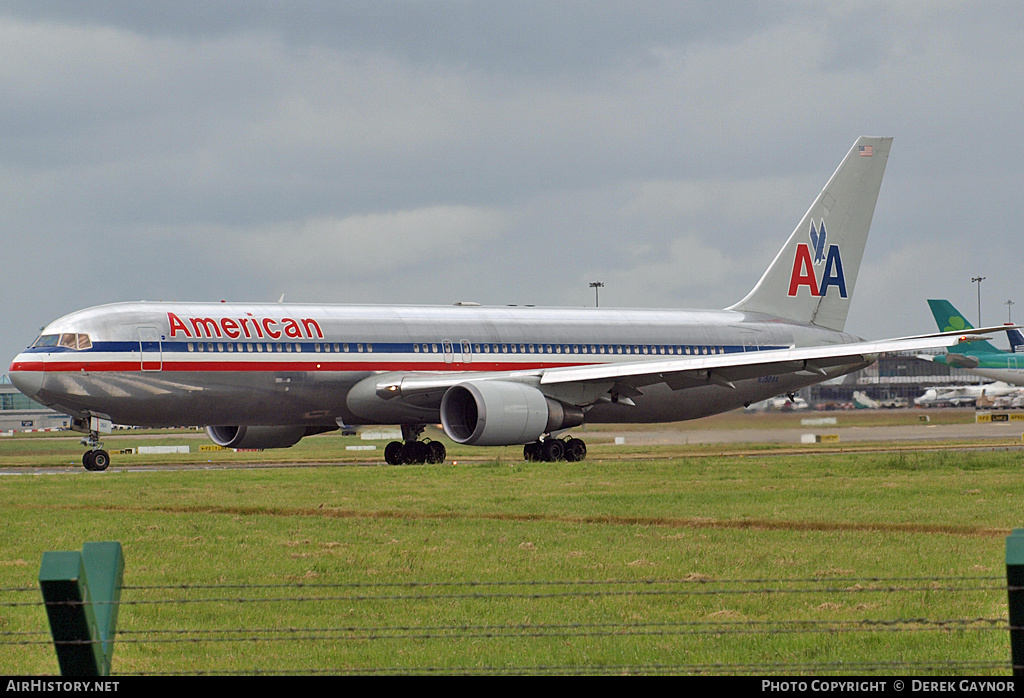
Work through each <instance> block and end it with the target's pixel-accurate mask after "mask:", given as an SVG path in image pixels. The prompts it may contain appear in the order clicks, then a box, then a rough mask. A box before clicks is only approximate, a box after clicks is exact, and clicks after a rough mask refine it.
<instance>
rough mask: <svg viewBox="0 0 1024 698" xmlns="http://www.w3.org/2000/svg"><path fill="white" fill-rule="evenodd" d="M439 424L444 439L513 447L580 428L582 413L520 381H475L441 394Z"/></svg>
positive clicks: (471, 443) (577, 408) (478, 444)
mask: <svg viewBox="0 0 1024 698" xmlns="http://www.w3.org/2000/svg"><path fill="white" fill-rule="evenodd" d="M441 424H442V425H443V426H444V432H445V433H446V434H447V435H448V437H449V438H450V439H452V441H455V442H457V443H460V444H469V445H471V446H511V445H514V444H526V443H530V442H532V441H536V440H537V439H538V438H540V436H541V435H542V434H546V433H548V432H550V431H556V430H558V429H567V428H569V427H574V426H578V425H580V424H583V410H581V409H580V408H579V407H575V406H572V405H564V404H562V403H561V402H558V401H557V400H552V399H551V398H549V397H547V396H545V395H544V393H542V392H541V391H539V390H537V389H536V388H534V387H533V386H529V385H525V384H523V383H511V382H505V381H476V382H471V383H460V384H459V385H455V386H452V387H451V388H449V389H448V390H447V391H446V392H445V394H444V397H443V398H442V399H441Z"/></svg>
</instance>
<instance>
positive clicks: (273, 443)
mask: <svg viewBox="0 0 1024 698" xmlns="http://www.w3.org/2000/svg"><path fill="white" fill-rule="evenodd" d="M337 428H338V427H328V426H324V427H307V426H303V425H296V426H283V427H251V426H241V427H238V426H226V427H223V426H222V427H206V433H207V435H209V437H210V439H211V440H212V441H213V443H215V444H217V445H218V446H224V447H225V448H289V447H291V446H294V445H295V444H297V443H298V442H299V439H301V438H302V437H303V436H312V435H313V434H321V433H323V432H325V431H333V430H334V429H337Z"/></svg>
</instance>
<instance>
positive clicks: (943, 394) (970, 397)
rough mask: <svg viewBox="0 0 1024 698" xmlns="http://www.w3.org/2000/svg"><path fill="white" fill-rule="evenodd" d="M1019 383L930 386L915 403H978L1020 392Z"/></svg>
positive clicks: (928, 405)
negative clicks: (986, 399)
mask: <svg viewBox="0 0 1024 698" xmlns="http://www.w3.org/2000/svg"><path fill="white" fill-rule="evenodd" d="M1020 390H1021V387H1020V386H1019V385H1010V384H1008V383H1003V382H1001V381H1000V382H996V383H985V384H984V385H950V386H946V387H941V388H929V389H928V390H926V391H925V392H924V395H922V396H921V397H918V398H914V404H915V405H917V406H918V407H935V406H938V405H952V406H953V407H962V406H965V405H974V404H977V402H978V401H979V400H982V399H985V398H988V399H992V398H998V397H1006V396H1007V395H1015V394H1017V393H1018V392H1020Z"/></svg>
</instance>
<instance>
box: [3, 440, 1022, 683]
mask: <svg viewBox="0 0 1024 698" xmlns="http://www.w3.org/2000/svg"><path fill="white" fill-rule="evenodd" d="M161 438H163V437H161ZM167 438H169V439H174V438H180V436H175V435H169V436H168V437H167ZM318 438H319V437H318ZM334 438H335V441H333V442H332V441H330V440H329V439H326V438H325V439H322V441H321V442H317V443H314V444H312V445H309V444H307V442H316V441H317V440H316V439H307V440H304V441H303V442H302V443H301V444H300V450H299V451H297V452H296V453H297V455H296V453H292V451H294V449H292V450H291V451H284V452H275V453H274V455H275V456H284V457H285V458H292V457H294V458H296V459H297V460H300V461H301V460H304V459H313V460H316V461H318V462H320V456H321V455H323V461H322V462H327V456H326V455H325V454H319V455H318V453H319V449H321V448H326V444H331V443H333V444H334V446H335V448H336V447H337V444H338V443H342V442H341V441H340V440H338V437H334ZM30 441H31V442H32V443H31V448H27V447H26V444H27V443H28V442H30ZM60 442H61V440H60V439H31V440H29V439H14V440H5V441H2V442H0V454H3V455H4V457H5V459H7V460H8V462H10V460H12V459H24V463H25V464H29V463H30V462H32V463H40V462H49V461H51V460H52V458H53V457H54V454H55V453H58V454H62V453H65V450H64V449H65V444H63V443H60ZM301 448H306V449H313V450H312V451H307V452H305V453H303V452H302V451H301ZM7 449H11V450H12V455H11V456H10V458H8V455H7V453H6V450H7ZM32 449H36V450H35V451H34V452H32V453H29V452H28V451H32ZM455 450H456V457H455V460H458V459H459V456H458V451H459V450H458V449H455ZM598 450H599V449H598ZM654 450H655V452H656V451H657V449H654ZM66 453H67V454H69V455H68V459H69V466H70V465H71V464H74V465H75V467H74V468H73V469H72V468H71V467H69V469H68V472H66V473H59V474H54V475H49V474H48V475H23V476H6V477H4V479H3V481H2V487H0V588H2V589H6V590H11V589H33V588H34V587H35V585H36V582H35V579H36V575H37V573H38V567H39V561H40V558H41V556H42V553H43V552H44V551H47V550H77V549H80V548H81V545H82V543H83V542H86V541H94V540H118V541H120V542H121V543H122V545H123V547H124V551H125V557H126V572H125V584H126V585H127V587H128V588H126V589H125V591H124V594H123V600H124V601H125V602H126V604H125V605H124V606H123V607H122V609H121V615H120V621H121V622H120V627H121V630H122V631H123V632H124V634H123V635H122V642H121V643H120V644H119V645H118V646H117V649H116V651H115V655H114V664H113V667H114V672H115V673H138V672H141V673H163V672H201V673H222V672H242V673H254V672H258V671H278V670H283V671H287V672H301V671H327V672H332V673H333V672H342V671H357V672H360V673H368V672H371V671H377V670H384V671H388V672H403V671H413V672H426V671H430V670H438V671H440V672H451V671H462V670H466V671H484V672H487V673H497V672H501V671H514V670H516V668H517V667H519V668H525V670H526V671H528V672H535V673H539V672H542V671H544V670H545V669H544V667H557V668H559V669H558V670H560V671H566V672H578V673H586V672H598V671H607V670H608V669H606V668H607V667H624V668H623V669H621V670H619V671H621V673H629V672H637V673H644V672H654V671H656V669H655V668H654V667H657V666H663V667H670V668H671V669H669V670H670V671H674V672H678V673H685V672H687V671H692V669H687V667H693V666H707V665H713V668H711V669H708V670H706V671H708V672H709V673H725V672H728V671H731V669H729V668H728V666H723V665H744V666H749V665H756V666H758V667H761V668H760V669H748V670H747V671H744V672H741V673H755V674H756V673H782V674H797V673H827V672H828V671H829V669H828V668H827V667H830V666H832V665H833V664H834V663H839V662H842V663H845V666H857V665H858V663H860V662H929V661H930V662H937V663H938V667H939V668H938V669H937V670H938V671H940V672H942V673H944V674H949V673H953V672H954V671H955V668H954V669H950V668H949V665H947V664H946V662H997V663H1000V662H1001V663H1003V665H1002V666H1001V667H998V668H996V669H994V670H993V671H995V672H996V673H1006V669H1007V667H1006V663H1008V659H1009V649H1008V637H1007V632H1006V631H1005V629H1002V628H998V629H988V627H989V626H985V628H986V629H970V630H962V629H957V628H955V627H952V626H948V627H945V628H942V629H935V628H927V629H922V630H920V631H917V632H893V631H892V630H891V627H892V626H885V627H883V628H882V629H878V628H871V629H870V630H871V631H870V632H869V631H867V629H865V628H864V627H863V625H862V622H863V621H864V620H871V621H907V620H911V619H928V620H932V621H935V620H948V619H977V618H981V619H1003V618H1005V616H1006V593H1005V590H1003V589H1002V587H1001V586H1000V584H1001V583H1000V581H999V578H1001V577H1002V576H1003V575H1004V573H1005V572H1004V569H1005V568H1004V566H1003V559H1004V544H1005V541H1004V539H1005V536H1006V535H1007V533H1008V532H1009V531H1010V529H1012V528H1014V527H1018V526H1021V525H1022V523H1024V522H1022V518H1024V515H1022V514H1021V510H1020V506H1019V501H1020V500H1019V489H1020V481H1021V477H1022V475H1024V472H1022V470H1024V468H1022V461H1021V458H1020V456H1019V455H1018V453H1017V452H1012V451H986V452H959V451H936V452H896V453H888V452H880V453H838V452H836V453H828V452H825V453H823V452H812V453H808V454H796V455H794V454H773V453H771V452H768V453H766V454H765V455H746V454H737V455H727V456H714V455H701V454H700V453H697V454H696V455H691V456H690V457H686V458H668V457H666V458H659V459H655V460H629V459H626V460H620V461H599V460H591V461H587V462H586V463H584V464H567V463H561V464H525V463H523V462H521V461H519V460H517V459H516V458H515V456H516V455H517V454H515V453H513V452H512V451H508V452H507V453H505V452H504V451H499V452H498V457H497V458H490V457H488V456H489V455H490V454H492V453H493V452H492V451H481V450H475V451H471V450H467V451H466V452H465V453H466V456H470V457H472V458H473V460H463V461H462V462H460V464H459V465H453V464H452V463H451V462H450V461H449V462H448V463H445V464H442V465H438V466H406V467H366V466H355V465H349V466H339V467H327V466H325V465H318V466H316V467H304V466H297V467H291V468H253V469H238V470H222V469H213V470H190V471H171V472H159V471H158V472H151V471H140V470H134V471H133V470H127V471H125V470H117V469H115V470H111V471H108V472H106V473H86V472H84V471H83V470H82V468H81V466H80V465H78V464H77V460H70V459H71V455H80V448H79V447H78V446H77V444H76V443H75V442H73V441H72V442H71V447H70V448H67V450H66ZM592 453H593V449H592ZM669 453H670V454H674V453H675V451H674V450H670V451H669ZM13 454H17V455H13ZM482 454H483V455H482ZM213 455H214V457H221V458H230V457H232V456H235V455H236V454H225V455H219V454H213ZM237 455H242V454H237ZM246 455H248V454H246ZM335 456H337V452H335ZM360 457H362V458H365V453H364V454H362V456H360ZM128 458H129V457H125V456H122V457H117V459H116V460H115V465H118V466H119V465H123V464H125V462H126V461H127V459H128ZM276 459H277V460H280V458H276ZM127 462H131V461H127ZM146 462H149V461H148V460H147V461H146ZM932 577H935V578H940V579H939V581H935V582H933V581H931V580H930V579H926V578H932ZM892 578H898V579H903V580H911V581H903V582H895V583H894V582H887V581H884V580H888V579H892ZM948 578H957V580H959V579H960V578H969V580H970V581H947V580H948ZM977 578H981V580H982V581H976V580H977ZM993 578H994V581H993ZM730 580H740V581H736V582H735V583H733V582H730ZM742 580H757V581H742ZM796 580H799V581H796ZM814 580H820V581H814ZM913 580H920V581H913ZM471 582H475V583H478V584H475V585H468V584H467V583H471ZM591 582H593V584H591ZM612 582H614V583H612ZM656 582H671V583H656ZM548 583H550V584H548ZM444 584H452V586H444ZM162 585H171V586H177V587H180V586H181V585H239V586H216V587H214V588H192V589H183V588H172V589H162V588H155V587H159V586H162ZM263 585H273V586H263ZM277 585H283V586H277ZM892 586H898V587H902V588H904V590H901V591H896V592H893V591H889V588H890V587H892ZM951 586H952V587H958V588H960V590H957V591H954V590H950V589H949V588H948V587H951ZM979 587H980V588H979ZM880 589H881V590H885V591H881V590H880ZM783 590H784V591H783ZM798 590H803V591H798ZM38 598H39V596H38V592H36V591H25V592H21V591H5V592H3V593H0V603H4V604H5V605H4V606H0V609H2V610H0V634H2V637H4V638H5V643H6V645H7V646H5V647H4V648H3V651H0V673H4V674H9V675H14V674H36V673H55V672H56V671H57V665H56V660H55V657H54V652H53V648H52V645H48V644H47V643H46V642H45V640H46V639H47V637H46V636H45V635H44V636H42V637H40V636H22V635H14V634H13V633H21V632H31V631H34V632H40V633H46V632H47V626H46V621H45V613H44V612H43V610H42V608H41V607H40V606H39V605H37V604H36V603H27V602H36V601H38ZM275 598H279V599H283V600H276V601H275V600H273V599H275ZM185 599H187V600H190V602H189V603H182V602H181V601H182V600H185ZM312 599H319V600H312ZM154 600H167V601H169V602H161V603H152V601H154ZM199 600H204V601H199ZM170 601H173V602H170ZM12 603H18V604H19V605H10V604H12ZM21 604H24V605H21ZM788 621H801V622H803V623H804V624H805V625H804V626H803V627H801V628H800V629H801V630H802V632H786V631H785V630H788V629H790V628H789V626H785V628H783V626H780V625H778V624H779V623H783V622H788ZM841 622H854V623H855V624H858V625H854V626H853V627H854V628H856V630H849V631H845V632H838V631H837V630H836V628H838V627H839V626H838V625H836V624H839V623H841ZM665 623H676V624H679V623H688V624H696V625H672V626H665V625H663V624H665ZM822 623H825V624H826V625H825V626H824V628H822V626H821V625H820V624H822ZM764 624H774V625H771V626H770V627H771V628H772V629H773V632H765V629H766V626H765V625H764ZM556 625H557V626H565V627H563V628H562V629H560V630H559V631H558V632H555V631H554V629H553V626H556ZM898 627H904V626H903V625H900V626H898ZM151 629H162V630H170V629H190V630H206V631H208V630H219V631H220V630H229V631H236V634H235V635H230V637H235V638H237V637H244V638H252V637H255V636H256V635H260V636H261V637H262V638H263V639H260V640H253V639H247V640H244V641H233V642H214V641H209V640H212V639H215V638H210V637H207V638H205V640H206V641H202V642H199V641H195V640H196V639H197V638H198V637H199V636H196V635H190V636H189V641H187V642H185V641H181V640H182V639H183V638H182V637H181V636H175V635H171V636H158V639H163V640H167V639H174V640H178V641H176V642H170V643H169V642H153V641H152V640H153V639H154V638H153V636H151V635H148V634H145V633H144V632H143V631H147V630H151ZM255 629H266V632H263V633H257V632H256V631H255ZM313 629H319V630H320V631H321V632H314V631H313ZM821 629H825V630H829V631H828V632H817V631H816V630H821ZM218 637H219V636H218ZM278 637H289V638H290V639H289V641H287V642H284V641H278V640H277V639H276V638H278ZM22 638H27V639H29V640H31V641H33V642H38V644H27V643H25V642H24V640H23V639H22ZM625 667H638V668H634V669H628V668H625ZM765 667H767V668H765ZM793 667H796V668H795V669H794V668H793ZM834 671H835V673H855V674H857V673H863V672H861V671H859V670H854V671H850V670H846V671H844V670H843V669H835V670H834ZM880 671H881V673H883V674H895V673H910V674H916V673H922V671H923V670H922V669H921V668H919V667H917V666H916V665H915V666H914V667H911V668H906V669H902V668H901V667H900V666H899V665H896V666H886V667H885V668H884V669H881V670H880ZM986 671H987V670H986V669H984V668H982V669H977V668H971V669H968V670H966V671H965V673H968V674H977V673H986Z"/></svg>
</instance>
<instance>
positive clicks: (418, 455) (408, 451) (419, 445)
mask: <svg viewBox="0 0 1024 698" xmlns="http://www.w3.org/2000/svg"><path fill="white" fill-rule="evenodd" d="M429 454H430V449H429V448H428V447H427V445H426V444H425V443H423V442H422V441H406V442H405V446H403V447H402V460H403V461H404V462H406V463H416V464H417V465H422V464H423V463H426V462H427V456H428V455H429Z"/></svg>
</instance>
